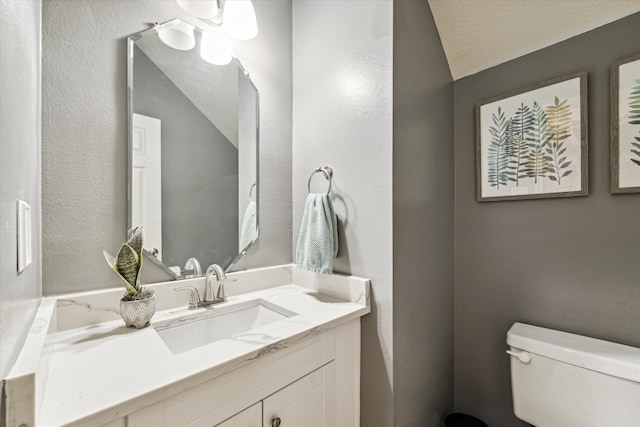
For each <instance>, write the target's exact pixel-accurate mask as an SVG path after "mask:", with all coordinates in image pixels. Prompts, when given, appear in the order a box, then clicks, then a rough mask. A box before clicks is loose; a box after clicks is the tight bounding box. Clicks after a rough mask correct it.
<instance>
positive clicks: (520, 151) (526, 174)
mask: <svg viewBox="0 0 640 427" xmlns="http://www.w3.org/2000/svg"><path fill="white" fill-rule="evenodd" d="M636 78H637V76H636ZM637 83H638V87H637V88H636V90H637V92H634V96H636V98H633V101H635V102H637V105H636V107H634V111H635V114H636V116H634V119H633V120H637V121H638V122H640V81H638V82H637ZM627 87H628V86H627ZM585 89H586V73H585V72H580V73H575V74H572V75H570V76H566V77H563V78H558V79H554V80H553V81H549V82H543V83H540V84H538V85H535V86H530V87H528V88H525V89H522V90H519V91H514V92H511V93H510V94H507V95H505V96H502V97H494V98H492V99H490V100H487V101H486V102H485V103H479V104H477V105H476V120H477V122H476V123H477V124H476V126H477V127H476V129H477V133H476V153H477V157H476V166H477V169H476V179H477V182H476V191H477V193H476V196H477V200H478V201H479V202H483V201H497V200H505V199H513V200H517V199H536V198H551V197H567V196H582V195H586V194H588V190H587V189H586V188H584V184H585V179H586V176H587V175H586V174H587V166H586V165H585V164H584V159H586V154H587V139H586V121H584V120H583V117H586V95H585V94H586V92H585ZM625 102H627V101H625ZM625 123H626V119H625ZM635 132H636V130H634V135H636V136H638V139H637V145H634V153H635V154H636V155H637V158H636V159H637V160H638V164H639V165H640V135H637V134H635ZM626 140H628V138H626ZM625 152H628V151H627V149H626V148H625ZM630 167H631V166H630ZM633 168H635V166H633ZM636 169H637V168H636Z"/></svg>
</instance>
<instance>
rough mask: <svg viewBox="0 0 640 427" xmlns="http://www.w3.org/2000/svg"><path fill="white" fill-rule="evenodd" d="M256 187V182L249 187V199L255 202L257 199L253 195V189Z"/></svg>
mask: <svg viewBox="0 0 640 427" xmlns="http://www.w3.org/2000/svg"><path fill="white" fill-rule="evenodd" d="M254 188H256V183H255V182H254V183H253V184H252V185H251V188H249V200H251V201H252V202H255V199H252V198H251V196H252V195H253V189H254Z"/></svg>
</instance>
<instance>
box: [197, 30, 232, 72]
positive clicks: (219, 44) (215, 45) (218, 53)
mask: <svg viewBox="0 0 640 427" xmlns="http://www.w3.org/2000/svg"><path fill="white" fill-rule="evenodd" d="M200 56H201V57H202V59H204V60H205V61H207V62H208V63H209V64H213V65H226V64H228V63H229V62H231V58H232V54H231V48H229V45H228V44H227V42H226V41H225V40H224V39H223V38H222V35H221V34H220V33H219V32H206V33H205V32H203V33H202V39H201V40H200Z"/></svg>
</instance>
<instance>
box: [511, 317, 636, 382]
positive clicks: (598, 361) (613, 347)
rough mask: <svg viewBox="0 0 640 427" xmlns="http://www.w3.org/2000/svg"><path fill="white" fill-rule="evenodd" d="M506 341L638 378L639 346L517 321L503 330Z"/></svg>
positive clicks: (584, 364) (566, 359) (532, 350)
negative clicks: (505, 331) (505, 334)
mask: <svg viewBox="0 0 640 427" xmlns="http://www.w3.org/2000/svg"><path fill="white" fill-rule="evenodd" d="M507 344H509V345H510V346H511V347H515V348H518V349H520V350H525V351H528V352H529V353H534V354H539V355H541V356H545V357H548V358H550V359H554V360H557V361H560V362H564V363H569V364H572V365H576V366H579V367H582V368H586V369H591V370H593V371H598V372H602V373H604V374H609V375H613V376H616V377H619V378H624V379H628V380H631V381H635V382H640V348H636V347H631V346H628V345H623V344H617V343H612V342H609V341H603V340H599V339H595V338H589V337H585V336H582V335H576V334H570V333H568V332H561V331H556V330H553V329H546V328H541V327H539V326H533V325H527V324H524V323H518V322H516V323H514V324H513V326H511V329H509V332H507Z"/></svg>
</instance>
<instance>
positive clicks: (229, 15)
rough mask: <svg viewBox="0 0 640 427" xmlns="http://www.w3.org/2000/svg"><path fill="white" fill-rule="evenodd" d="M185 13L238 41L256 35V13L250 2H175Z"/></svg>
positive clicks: (179, 0) (201, 0) (177, 0)
mask: <svg viewBox="0 0 640 427" xmlns="http://www.w3.org/2000/svg"><path fill="white" fill-rule="evenodd" d="M176 2H177V3H178V5H179V6H180V7H181V8H182V10H184V11H185V12H187V13H189V14H191V15H193V16H195V17H196V18H199V19H202V20H203V21H204V22H205V23H207V24H210V25H213V26H215V27H219V26H222V28H223V29H224V31H225V32H226V33H227V34H229V35H230V36H231V37H233V38H235V39H238V40H251V39H253V38H255V37H256V36H257V35H258V21H257V19H256V11H255V9H254V8H253V3H251V0H224V1H222V0H176Z"/></svg>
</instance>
